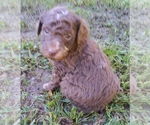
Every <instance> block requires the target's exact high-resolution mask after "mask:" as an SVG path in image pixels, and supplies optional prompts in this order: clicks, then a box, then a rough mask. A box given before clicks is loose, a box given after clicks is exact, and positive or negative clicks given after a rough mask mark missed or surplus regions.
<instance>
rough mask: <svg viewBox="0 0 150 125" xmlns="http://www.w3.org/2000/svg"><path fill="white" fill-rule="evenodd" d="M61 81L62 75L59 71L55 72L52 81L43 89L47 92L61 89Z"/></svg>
mask: <svg viewBox="0 0 150 125" xmlns="http://www.w3.org/2000/svg"><path fill="white" fill-rule="evenodd" d="M60 80H61V77H60V74H59V73H58V72H57V70H55V69H54V70H53V73H52V77H51V80H50V81H49V82H48V83H46V84H44V85H43V89H44V90H46V91H49V90H53V89H54V88H56V87H59V82H60Z"/></svg>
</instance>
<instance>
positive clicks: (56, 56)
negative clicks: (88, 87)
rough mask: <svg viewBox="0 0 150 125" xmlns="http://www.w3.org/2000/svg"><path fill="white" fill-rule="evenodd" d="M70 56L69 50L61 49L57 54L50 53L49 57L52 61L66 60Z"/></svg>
mask: <svg viewBox="0 0 150 125" xmlns="http://www.w3.org/2000/svg"><path fill="white" fill-rule="evenodd" d="M67 55H68V49H66V48H63V49H59V50H56V51H55V52H50V53H49V57H48V58H50V59H51V60H58V61H60V60H62V59H63V58H65V57H66V56H67Z"/></svg>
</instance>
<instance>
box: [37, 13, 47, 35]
mask: <svg viewBox="0 0 150 125" xmlns="http://www.w3.org/2000/svg"><path fill="white" fill-rule="evenodd" d="M44 14H45V13H43V14H42V15H41V16H40V18H39V22H38V24H37V35H40V33H41V30H42V26H43V20H44Z"/></svg>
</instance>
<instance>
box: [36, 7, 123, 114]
mask: <svg viewBox="0 0 150 125" xmlns="http://www.w3.org/2000/svg"><path fill="white" fill-rule="evenodd" d="M40 33H41V53H42V54H43V56H45V57H47V58H49V59H50V61H51V63H52V64H53V66H54V69H53V72H52V77H51V81H50V82H48V83H46V84H44V85H43V88H44V89H45V90H47V91H49V90H53V89H54V88H56V87H59V86H60V88H61V91H62V94H63V95H64V96H66V97H67V98H68V99H69V100H71V101H72V103H73V104H74V105H75V106H77V107H79V108H80V109H81V110H82V111H83V112H85V113H89V112H91V111H101V110H103V109H104V108H105V106H106V105H107V104H108V103H109V102H111V101H112V99H113V98H114V96H115V95H116V94H117V93H118V92H119V88H120V82H119V80H118V78H117V76H116V75H115V74H114V73H113V71H112V69H111V66H110V62H109V60H108V58H107V56H106V55H105V54H104V53H103V52H102V50H101V49H100V48H99V46H98V45H97V44H96V42H95V41H93V40H92V39H91V38H90V36H89V30H88V27H87V24H86V22H85V20H83V19H82V18H81V17H79V16H77V15H76V14H74V13H73V12H71V11H70V10H68V9H67V8H65V7H59V6H57V7H54V8H53V9H51V10H49V11H47V12H45V13H44V14H43V15H42V16H41V18H40V21H39V24H38V35H40Z"/></svg>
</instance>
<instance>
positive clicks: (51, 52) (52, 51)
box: [49, 50, 58, 55]
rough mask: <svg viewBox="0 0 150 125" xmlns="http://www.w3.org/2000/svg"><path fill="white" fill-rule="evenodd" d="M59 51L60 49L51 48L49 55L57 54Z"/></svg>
mask: <svg viewBox="0 0 150 125" xmlns="http://www.w3.org/2000/svg"><path fill="white" fill-rule="evenodd" d="M57 52H58V50H49V55H55V54H56V53H57Z"/></svg>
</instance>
